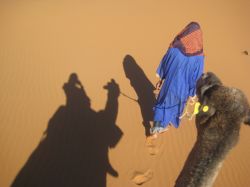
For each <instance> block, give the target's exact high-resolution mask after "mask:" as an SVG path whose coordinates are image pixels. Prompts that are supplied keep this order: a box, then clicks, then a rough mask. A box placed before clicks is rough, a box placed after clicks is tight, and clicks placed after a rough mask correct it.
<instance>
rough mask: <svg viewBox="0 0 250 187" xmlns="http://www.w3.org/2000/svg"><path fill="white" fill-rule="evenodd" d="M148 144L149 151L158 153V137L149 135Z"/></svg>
mask: <svg viewBox="0 0 250 187" xmlns="http://www.w3.org/2000/svg"><path fill="white" fill-rule="evenodd" d="M146 146H147V148H148V152H149V154H151V155H156V154H157V153H158V152H159V149H158V148H157V146H156V139H155V138H154V137H151V136H149V137H147V139H146Z"/></svg>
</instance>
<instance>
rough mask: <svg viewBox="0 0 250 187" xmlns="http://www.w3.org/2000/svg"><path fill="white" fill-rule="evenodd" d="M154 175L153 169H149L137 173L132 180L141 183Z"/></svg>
mask: <svg viewBox="0 0 250 187" xmlns="http://www.w3.org/2000/svg"><path fill="white" fill-rule="evenodd" d="M152 177H153V171H152V170H150V169H149V170H147V171H146V172H145V173H138V174H136V176H135V177H134V178H133V179H132V181H133V182H134V183H135V184H137V185H141V184H143V183H145V182H147V181H149V180H151V179H152Z"/></svg>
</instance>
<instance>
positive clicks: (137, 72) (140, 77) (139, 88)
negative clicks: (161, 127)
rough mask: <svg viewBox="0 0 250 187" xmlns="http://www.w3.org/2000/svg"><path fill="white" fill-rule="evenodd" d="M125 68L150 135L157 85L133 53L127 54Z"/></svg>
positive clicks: (146, 131)
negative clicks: (155, 85) (137, 61)
mask: <svg viewBox="0 0 250 187" xmlns="http://www.w3.org/2000/svg"><path fill="white" fill-rule="evenodd" d="M123 68H124V72H125V75H126V77H127V78H128V79H129V80H130V85H131V86H132V87H133V88H134V90H135V92H136V94H137V96H138V100H137V101H138V104H139V106H140V109H141V115H142V118H143V122H142V124H143V126H144V128H145V135H146V136H149V135H150V131H149V130H150V121H153V115H154V113H153V107H154V104H155V101H156V98H155V95H154V90H155V87H154V85H153V84H152V83H151V82H150V80H149V79H148V78H147V76H146V75H145V73H144V72H143V70H142V69H141V67H140V66H139V65H138V64H137V63H136V61H135V59H134V58H133V57H132V56H131V55H126V56H125V58H124V60H123Z"/></svg>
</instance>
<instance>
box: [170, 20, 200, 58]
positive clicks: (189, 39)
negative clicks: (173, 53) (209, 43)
mask: <svg viewBox="0 0 250 187" xmlns="http://www.w3.org/2000/svg"><path fill="white" fill-rule="evenodd" d="M170 47H173V48H178V49H179V50H180V51H181V52H182V53H183V54H185V55H187V56H196V55H199V56H203V55H204V54H203V41H202V31H201V28H200V25H199V24H198V23H197V22H191V23H189V24H188V25H187V26H186V27H185V28H184V29H183V30H182V31H181V32H180V33H179V34H178V35H177V36H176V37H175V39H174V41H173V42H172V43H171V44H170Z"/></svg>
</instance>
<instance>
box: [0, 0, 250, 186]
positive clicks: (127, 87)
mask: <svg viewBox="0 0 250 187" xmlns="http://www.w3.org/2000/svg"><path fill="white" fill-rule="evenodd" d="M249 10H250V1H248V0H237V1H236V0H234V1H233V0H221V1H215V0H211V1H206V2H205V1H194V0H191V1H185V2H182V3H179V1H167V0H166V1H163V0H158V1H145V0H144V1H143V0H138V1H132V0H126V1H115V0H106V1H105V2H104V1H88V0H85V1H80V0H79V1H77V0H73V1H72V0H71V1H69V0H68V1H66V0H65V1H57V0H53V1H51V0H44V1H39V0H37V1H34V0H24V1H22V2H20V1H10V2H7V1H0V26H1V29H0V84H1V90H0V106H1V109H0V148H1V151H0V186H1V187H8V186H10V185H11V184H12V183H13V182H14V181H15V179H16V176H19V177H17V178H18V179H20V178H21V179H20V180H21V182H20V181H19V182H20V184H25V182H23V181H22V180H25V179H27V178H28V179H30V180H31V181H33V182H34V181H39V180H41V181H43V182H44V184H49V182H48V181H49V180H50V179H53V180H54V183H51V186H54V185H53V184H56V182H57V181H56V180H61V181H63V184H64V186H67V184H74V185H71V186H84V185H83V184H84V181H83V180H84V179H83V178H82V176H84V174H86V173H89V178H88V180H89V182H90V183H89V184H91V181H92V182H93V181H99V182H98V183H96V186H100V187H106V186H107V187H135V186H137V185H136V184H135V183H134V182H135V180H140V179H138V178H136V179H134V177H135V176H138V174H145V176H144V179H146V180H148V181H147V182H146V183H144V184H143V185H142V186H144V187H152V186H154V187H162V186H167V187H171V186H173V185H174V182H175V179H176V178H177V176H178V173H179V172H180V170H181V168H182V166H183V164H184V162H185V159H186V157H187V155H188V153H189V151H190V149H191V148H192V145H193V143H194V141H195V137H196V131H195V127H194V121H193V120H192V121H188V120H187V119H184V120H183V121H182V124H181V127H180V128H179V129H174V128H172V129H170V130H169V131H168V132H166V133H165V134H163V135H162V136H161V137H160V138H159V139H158V140H157V143H156V147H153V148H152V147H150V146H147V145H146V144H145V132H144V127H143V124H142V121H143V120H145V119H146V118H147V115H146V114H147V113H148V108H149V107H151V105H152V102H153V95H152V85H154V84H155V82H156V81H157V79H156V77H155V69H156V67H157V66H158V63H159V61H160V60H161V58H162V56H163V54H164V53H165V51H166V50H167V48H168V45H169V43H170V42H171V40H172V39H173V37H174V35H175V34H176V33H178V32H179V31H180V30H181V29H182V28H183V27H184V26H185V25H186V24H187V23H189V22H190V21H198V22H199V23H200V24H201V27H202V29H203V33H204V50H205V55H206V62H205V63H206V65H205V70H206V71H213V72H215V73H216V74H217V75H218V76H219V77H220V78H221V79H222V80H223V82H224V83H225V84H226V85H229V86H233V87H237V88H240V89H241V90H243V91H244V92H245V94H246V95H247V96H248V99H250V86H249V69H250V57H249V55H245V54H244V53H243V51H245V50H247V51H248V52H250V38H249V33H250V24H249V23H250V22H249V17H250V11H249ZM72 73H76V75H77V76H78V79H79V81H80V82H81V84H82V86H83V88H84V90H85V92H86V93H85V94H83V95H80V94H79V92H77V91H76V92H75V93H73V92H74V91H72V90H71V88H69V89H68V92H67V91H65V89H63V85H64V84H65V83H67V82H68V80H69V77H70V75H71V74H72ZM111 78H113V79H114V80H115V81H116V83H117V84H118V85H119V87H120V90H121V92H122V93H123V95H120V96H119V98H118V111H117V108H116V109H115V108H113V109H112V107H111V110H110V111H111V113H108V114H107V113H105V112H107V111H108V110H107V108H108V107H106V108H105V106H106V104H107V105H108V104H109V103H110V102H111V103H113V104H112V105H111V106H117V103H116V102H117V100H116V99H115V98H116V97H115V96H114V95H115V94H116V91H117V86H116V85H115V84H114V83H113V84H110V85H109V86H110V87H109V89H108V90H109V91H110V92H111V96H114V97H113V98H112V97H109V96H108V97H107V89H104V88H103V86H104V85H106V84H107V82H109V81H110V80H111ZM130 83H131V84H130ZM78 86H79V85H78ZM79 87H80V86H79ZM79 89H80V88H79ZM79 89H78V90H79ZM71 91H72V92H71ZM65 93H69V95H70V93H73V94H71V95H70V96H69V95H68V96H66V95H65ZM112 94H113V95H112ZM66 98H67V99H69V98H71V100H72V101H76V103H78V101H79V100H81V99H85V100H86V101H90V102H86V103H85V104H82V105H81V106H78V104H76V103H75V105H76V107H75V108H76V109H72V110H71V109H69V107H68V105H67V104H66ZM138 98H139V101H141V102H139V103H138V102H137V100H138ZM88 99H90V100H88ZM112 99H113V100H112ZM115 103H116V104H115ZM89 104H91V105H89ZM81 107H83V108H81ZM84 107H85V108H84ZM141 109H142V110H141ZM82 110H83V111H84V110H88V111H89V113H88V114H87V115H85V118H84V117H81V118H79V116H81V114H80V113H81V111H82ZM101 110H103V111H101ZM141 111H142V112H141ZM103 114H105V115H106V118H105V115H103ZM65 116H66V117H65ZM88 116H91V118H90V117H88ZM103 116H104V117H103ZM107 116H108V117H107ZM116 117H117V118H116ZM90 119H91V120H90ZM107 119H108V120H109V119H112V120H110V121H109V122H106V121H105V120H107ZM107 124H109V126H108V125H107ZM105 125H107V126H105ZM240 136H241V137H240V141H239V144H238V145H237V147H235V148H234V149H233V150H232V151H231V153H230V154H229V156H228V157H227V159H226V161H225V162H224V165H223V167H222V170H221V172H220V173H219V176H218V178H217V180H216V182H215V185H214V186H215V187H221V186H227V187H243V186H248V185H249V183H250V178H249V172H250V169H249V168H250V160H249V158H250V149H249V143H250V128H248V127H246V126H242V129H241V134H240ZM109 147H111V148H110V149H109ZM152 151H154V153H156V154H155V155H151V154H150V153H152ZM91 174H92V175H91ZM48 175H50V177H48ZM62 178H63V179H62ZM133 179H134V180H133ZM46 180H48V181H46ZM73 181H74V182H73ZM22 182H23V183H22ZM46 182H47V183H46ZM28 184H29V183H28ZM28 184H26V185H27V186H29V185H28ZM31 184H32V183H30V186H32V185H31ZM40 184H43V183H40ZM19 186H20V185H19ZM61 186H63V185H61ZM85 186H86V185H85Z"/></svg>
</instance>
